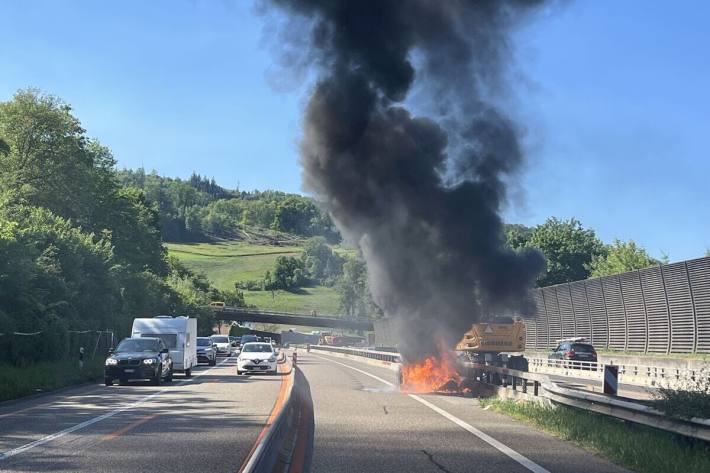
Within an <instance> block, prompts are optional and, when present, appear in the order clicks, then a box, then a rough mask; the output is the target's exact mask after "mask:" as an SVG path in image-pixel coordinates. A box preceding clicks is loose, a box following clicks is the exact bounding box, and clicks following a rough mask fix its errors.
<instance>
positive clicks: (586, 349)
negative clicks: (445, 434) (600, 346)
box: [572, 343, 594, 353]
mask: <svg viewBox="0 0 710 473" xmlns="http://www.w3.org/2000/svg"><path fill="white" fill-rule="evenodd" d="M572 350H574V351H576V352H578V353H592V352H594V347H593V346H591V345H585V344H584V343H575V344H573V345H572Z"/></svg>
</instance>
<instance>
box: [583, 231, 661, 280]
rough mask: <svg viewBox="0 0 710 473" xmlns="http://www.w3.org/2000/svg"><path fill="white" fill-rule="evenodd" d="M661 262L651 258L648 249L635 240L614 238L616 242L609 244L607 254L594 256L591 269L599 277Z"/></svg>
mask: <svg viewBox="0 0 710 473" xmlns="http://www.w3.org/2000/svg"><path fill="white" fill-rule="evenodd" d="M659 264H661V262H660V261H658V260H656V259H654V258H651V257H650V256H649V255H648V253H646V250H645V249H643V248H641V247H639V246H637V245H636V243H635V242H634V241H633V240H629V241H628V242H623V241H621V240H618V239H614V242H613V243H612V244H611V245H609V246H607V254H606V255H595V256H593V257H592V262H591V263H590V265H589V269H590V271H591V274H590V276H591V277H599V276H610V275H612V274H619V273H624V272H626V271H633V270H635V269H643V268H648V267H649V266H657V265H659Z"/></svg>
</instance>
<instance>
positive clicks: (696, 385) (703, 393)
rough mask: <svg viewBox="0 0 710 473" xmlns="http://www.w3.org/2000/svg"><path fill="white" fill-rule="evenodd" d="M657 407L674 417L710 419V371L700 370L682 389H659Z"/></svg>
mask: <svg viewBox="0 0 710 473" xmlns="http://www.w3.org/2000/svg"><path fill="white" fill-rule="evenodd" d="M655 407H656V408H657V409H658V410H660V411H663V412H665V413H666V414H667V415H669V416H673V417H680V418H684V419H690V418H692V417H699V418H701V419H710V372H708V370H700V371H699V372H698V373H697V375H696V378H695V379H693V380H689V381H686V382H685V383H684V384H683V385H682V386H680V389H670V388H660V389H658V391H657V393H656V400H655Z"/></svg>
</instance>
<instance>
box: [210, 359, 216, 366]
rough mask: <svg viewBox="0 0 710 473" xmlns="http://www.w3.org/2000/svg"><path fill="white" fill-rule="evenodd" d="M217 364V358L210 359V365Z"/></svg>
mask: <svg viewBox="0 0 710 473" xmlns="http://www.w3.org/2000/svg"><path fill="white" fill-rule="evenodd" d="M216 364H217V359H216V358H215V359H214V360H210V366H215V365H216Z"/></svg>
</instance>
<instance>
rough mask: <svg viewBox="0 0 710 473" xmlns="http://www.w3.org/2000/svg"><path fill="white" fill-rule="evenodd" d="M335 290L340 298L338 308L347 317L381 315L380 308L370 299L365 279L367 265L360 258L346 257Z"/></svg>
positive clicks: (370, 295)
mask: <svg viewBox="0 0 710 473" xmlns="http://www.w3.org/2000/svg"><path fill="white" fill-rule="evenodd" d="M336 290H337V291H338V295H339V298H340V308H341V309H342V310H343V311H344V312H345V314H346V315H347V316H348V317H351V318H372V317H376V316H378V315H382V310H381V309H380V308H379V307H377V305H376V304H375V303H374V302H373V300H372V294H371V293H370V287H369V285H368V281H367V266H366V265H365V262H364V261H363V260H362V259H361V258H357V257H349V258H347V260H346V261H345V264H343V274H342V276H341V277H340V279H339V280H338V283H337V285H336Z"/></svg>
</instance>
